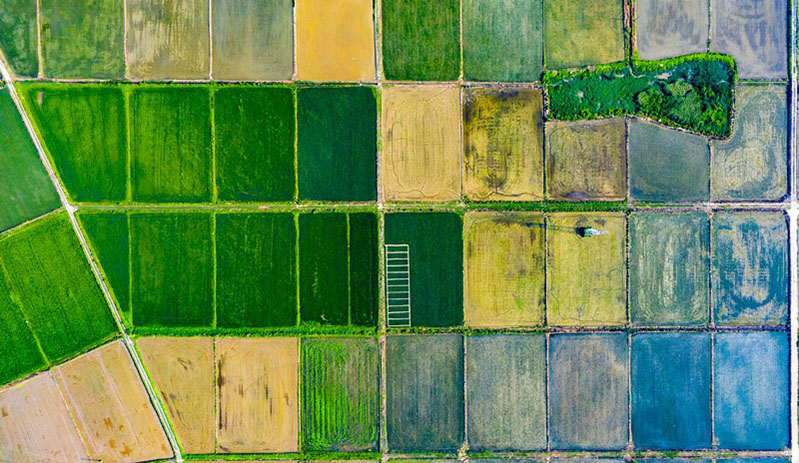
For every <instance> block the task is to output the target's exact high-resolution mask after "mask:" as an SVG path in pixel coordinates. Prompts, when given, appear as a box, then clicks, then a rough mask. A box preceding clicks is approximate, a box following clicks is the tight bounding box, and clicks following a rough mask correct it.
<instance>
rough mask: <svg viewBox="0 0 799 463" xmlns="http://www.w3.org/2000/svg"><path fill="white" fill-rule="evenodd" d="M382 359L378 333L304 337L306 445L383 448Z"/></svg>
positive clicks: (334, 447) (324, 447)
mask: <svg viewBox="0 0 799 463" xmlns="http://www.w3.org/2000/svg"><path fill="white" fill-rule="evenodd" d="M379 362H380V361H379V357H378V346H377V340H376V339H375V338H322V339H313V338H307V339H303V341H302V360H301V364H302V423H303V425H302V429H303V432H302V442H303V449H305V450H338V451H358V450H375V449H377V441H378V418H379V415H380V405H379V404H380V393H379V391H378V380H379V377H380V375H379V370H378V367H379Z"/></svg>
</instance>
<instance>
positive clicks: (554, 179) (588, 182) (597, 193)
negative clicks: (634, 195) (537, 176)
mask: <svg viewBox="0 0 799 463" xmlns="http://www.w3.org/2000/svg"><path fill="white" fill-rule="evenodd" d="M626 132H627V130H626V127H625V123H624V119H606V120H598V121H575V122H559V121H550V122H547V124H546V147H547V149H546V177H547V197H548V198H551V199H556V200H566V201H582V200H623V199H624V198H625V197H626V196H627V138H626V135H627V133H626Z"/></svg>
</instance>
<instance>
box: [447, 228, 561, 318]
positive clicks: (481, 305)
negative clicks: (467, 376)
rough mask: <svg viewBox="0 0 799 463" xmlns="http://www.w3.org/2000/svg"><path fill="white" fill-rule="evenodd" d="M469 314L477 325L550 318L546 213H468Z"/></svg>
mask: <svg viewBox="0 0 799 463" xmlns="http://www.w3.org/2000/svg"><path fill="white" fill-rule="evenodd" d="M464 230H465V233H464V238H465V243H464V259H463V263H464V280H463V285H464V303H463V311H464V319H465V322H466V324H467V325H468V326H472V327H486V328H488V327H503V326H536V325H541V324H542V323H543V322H544V305H545V294H544V259H545V250H544V246H545V234H546V230H545V228H544V214H543V213H536V212H529V213H528V212H508V213H502V212H472V213H468V214H466V216H465V218H464Z"/></svg>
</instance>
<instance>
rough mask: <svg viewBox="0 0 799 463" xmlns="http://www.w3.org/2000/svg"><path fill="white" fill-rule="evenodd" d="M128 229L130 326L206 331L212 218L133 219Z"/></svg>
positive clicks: (209, 307)
mask: <svg viewBox="0 0 799 463" xmlns="http://www.w3.org/2000/svg"><path fill="white" fill-rule="evenodd" d="M130 227H131V229H130V235H131V240H132V241H131V243H130V245H131V256H132V257H133V261H132V262H131V271H132V274H131V280H132V281H131V290H132V291H133V292H132V294H131V305H132V311H133V323H134V324H135V325H137V326H152V327H156V326H173V327H183V326H211V323H212V322H213V318H214V300H213V272H214V268H213V260H212V259H213V257H212V253H213V241H212V239H213V238H212V222H211V215H210V214H206V213H201V212H196V213H170V214H167V213H155V214H153V213H141V214H132V215H131V216H130Z"/></svg>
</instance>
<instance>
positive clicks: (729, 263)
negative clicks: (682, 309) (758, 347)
mask: <svg viewBox="0 0 799 463" xmlns="http://www.w3.org/2000/svg"><path fill="white" fill-rule="evenodd" d="M788 265H789V264H788V224H787V222H786V219H785V216H784V215H783V214H782V213H780V212H746V213H717V214H715V215H714V216H713V273H712V278H711V280H712V285H713V316H714V318H715V321H716V324H717V325H735V326H741V325H754V326H757V325H784V324H786V323H787V322H788V284H789V281H788Z"/></svg>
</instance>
